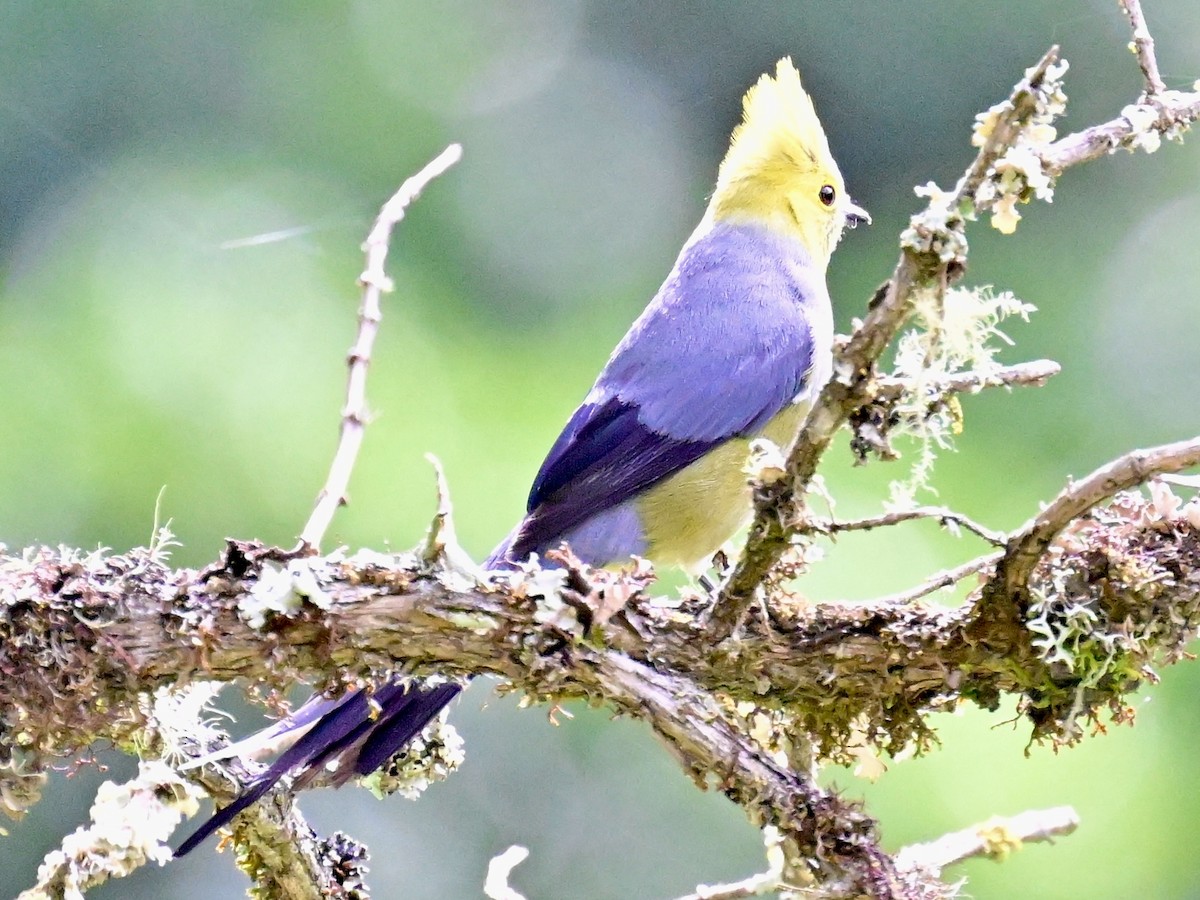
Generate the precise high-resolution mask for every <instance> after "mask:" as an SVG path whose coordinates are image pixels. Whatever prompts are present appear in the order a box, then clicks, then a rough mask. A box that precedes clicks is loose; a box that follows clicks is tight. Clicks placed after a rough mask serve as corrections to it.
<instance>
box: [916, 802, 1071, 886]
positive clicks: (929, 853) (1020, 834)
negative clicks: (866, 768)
mask: <svg viewBox="0 0 1200 900" xmlns="http://www.w3.org/2000/svg"><path fill="white" fill-rule="evenodd" d="M1078 827H1079V816H1078V815H1077V814H1076V812H1075V810H1073V809H1072V808H1071V807H1069V806H1058V807H1055V808H1054V809H1038V810H1029V811H1028V812H1023V813H1020V814H1018V815H1015V816H1007V817H1001V816H997V817H995V818H993V819H989V820H988V821H986V822H981V823H980V824H978V825H972V826H971V827H970V828H964V829H963V830H962V831H955V832H953V833H951V834H947V835H944V836H943V837H940V838H938V839H937V840H936V841H929V842H927V843H923V844H910V845H909V846H907V847H904V848H903V849H902V850H900V852H899V853H897V854H896V865H897V866H898V867H899V868H900V869H902V870H926V871H929V872H932V873H934V874H937V873H940V872H941V871H942V869H944V868H946V867H947V866H952V865H954V864H955V863H960V862H962V861H963V860H967V859H971V858H972V857H975V856H986V857H988V858H989V859H1000V860H1002V859H1005V858H1007V857H1008V856H1009V855H1010V854H1012V853H1015V852H1016V851H1017V850H1020V849H1021V846H1022V845H1023V844H1030V843H1038V842H1041V841H1050V842H1053V841H1054V839H1055V838H1056V837H1062V836H1064V835H1068V834H1070V833H1071V832H1073V831H1074V830H1075V829H1076V828H1078Z"/></svg>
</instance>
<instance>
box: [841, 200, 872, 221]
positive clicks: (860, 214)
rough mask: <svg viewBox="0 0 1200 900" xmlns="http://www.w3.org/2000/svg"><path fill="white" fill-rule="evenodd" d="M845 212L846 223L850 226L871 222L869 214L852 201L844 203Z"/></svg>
mask: <svg viewBox="0 0 1200 900" xmlns="http://www.w3.org/2000/svg"><path fill="white" fill-rule="evenodd" d="M845 213H846V225H847V226H849V227H850V228H857V227H858V226H859V225H870V224H871V214H870V213H869V212H867V211H866V210H865V209H863V208H862V207H861V206H859V205H857V204H856V203H854V202H853V201H850V202H847V203H846V209H845Z"/></svg>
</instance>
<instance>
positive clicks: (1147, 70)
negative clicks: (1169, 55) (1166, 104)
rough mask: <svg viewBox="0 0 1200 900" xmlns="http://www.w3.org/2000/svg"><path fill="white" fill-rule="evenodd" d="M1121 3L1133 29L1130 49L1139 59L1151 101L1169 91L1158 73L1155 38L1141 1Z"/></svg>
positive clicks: (1147, 95)
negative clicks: (1148, 24) (1151, 33)
mask: <svg viewBox="0 0 1200 900" xmlns="http://www.w3.org/2000/svg"><path fill="white" fill-rule="evenodd" d="M1120 3H1121V9H1122V10H1124V12H1125V16H1126V18H1128V19H1129V25H1130V27H1131V28H1132V29H1133V40H1132V41H1131V42H1130V44H1129V49H1130V50H1132V51H1133V54H1134V56H1136V57H1137V61H1138V67H1139V68H1140V69H1141V70H1142V77H1143V78H1145V79H1146V91H1145V96H1146V99H1148V100H1149V99H1152V98H1154V97H1156V96H1158V95H1159V94H1161V93H1162V92H1163V91H1165V90H1166V89H1167V86H1166V85H1165V84H1164V83H1163V80H1162V75H1160V74H1159V72H1158V57H1157V56H1156V54H1155V52H1154V38H1153V37H1152V36H1151V35H1150V29H1149V27H1148V26H1147V25H1146V17H1145V16H1144V15H1143V14H1142V4H1141V2H1140V0H1120Z"/></svg>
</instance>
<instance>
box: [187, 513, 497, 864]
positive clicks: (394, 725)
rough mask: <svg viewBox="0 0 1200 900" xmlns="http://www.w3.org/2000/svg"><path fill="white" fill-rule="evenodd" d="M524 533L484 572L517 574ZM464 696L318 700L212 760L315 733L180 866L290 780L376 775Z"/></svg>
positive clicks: (412, 689)
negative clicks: (514, 554)
mask: <svg viewBox="0 0 1200 900" xmlns="http://www.w3.org/2000/svg"><path fill="white" fill-rule="evenodd" d="M519 528H520V525H518V526H517V528H514V529H513V531H512V533H511V534H509V535H508V537H506V538H505V539H504V540H503V541H501V542H500V545H499V546H498V547H496V549H495V550H493V551H492V553H491V556H489V557H488V558H487V561H486V562H485V563H484V568H486V569H509V568H512V567H513V561H512V559H511V558H510V557H509V546H510V544H511V543H512V540H513V538H514V537H515V535H516V534H517V530H518V529H519ZM461 690H462V687H461V685H457V684H440V685H438V686H437V687H421V686H420V685H413V684H404V683H403V682H400V681H389V682H388V683H387V684H385V685H384V686H383V687H381V688H379V689H378V690H376V691H375V692H374V693H373V694H371V696H370V698H369V700H368V697H367V695H366V694H364V693H363V692H362V691H356V692H355V693H353V694H348V695H347V696H345V697H341V698H338V699H336V700H329V699H326V698H324V697H319V696H317V697H312V698H311V699H309V700H308V702H306V703H305V704H304V705H302V706H301V707H300V708H299V709H297V710H296V711H295V712H294V713H293V714H292V715H291V716H289V717H288V718H287V719H284V720H283V721H282V722H279V723H277V724H276V725H273V726H272V727H271V728H270V729H268V730H267V732H266V733H265V734H259V735H255V736H253V737H251V738H249V739H247V740H246V741H244V742H241V743H239V744H235V745H234V746H232V747H229V748H226V749H225V750H224V751H222V752H221V753H220V754H214V756H212V757H206V758H205V760H204V761H207V760H209V759H213V758H220V757H227V756H237V755H240V754H241V753H242V752H247V751H249V750H251V749H260V748H261V747H262V746H263V745H264V744H268V743H270V742H272V741H274V740H277V739H279V738H281V737H284V736H285V735H289V734H294V733H296V732H299V731H301V730H302V729H305V728H307V729H308V731H307V732H306V733H304V734H303V736H302V737H300V738H299V739H298V740H297V741H296V742H295V743H294V744H292V746H291V747H289V748H288V749H287V750H285V751H284V752H283V753H281V754H280V756H279V758H278V759H277V760H275V762H274V763H272V764H271V767H270V768H268V769H267V770H266V771H265V772H263V774H262V775H260V776H259V777H258V778H257V779H256V780H255V781H254V782H253V783H252V784H251V785H250V786H249V787H247V788H246V790H245V792H244V793H243V794H241V796H239V797H237V798H236V799H235V800H234V801H233V802H232V803H230V804H229V805H228V806H226V807H225V808H224V809H219V810H217V811H216V812H215V813H213V815H212V817H211V818H210V819H209V820H208V821H207V822H205V823H204V824H203V825H201V826H200V827H199V828H198V829H197V830H196V832H195V833H194V834H192V835H190V836H189V837H188V839H187V840H185V841H184V842H183V843H182V844H180V845H179V849H178V850H176V851H175V858H176V859H178V858H179V857H181V856H184V855H186V854H188V853H190V852H191V851H192V850H195V849H196V847H197V846H199V844H200V843H201V842H202V841H203V840H204V839H205V838H206V837H208V836H209V835H210V834H212V833H213V832H214V831H216V830H217V829H218V828H224V827H225V826H226V825H228V824H229V823H230V822H231V821H233V818H234V816H236V815H237V814H238V813H240V812H241V811H242V810H244V809H246V808H247V807H249V806H252V805H253V804H254V803H256V802H258V801H259V800H260V799H262V797H263V796H265V795H266V793H267V792H268V791H270V790H271V788H273V787H274V786H275V785H276V784H277V783H278V782H279V780H280V779H281V778H283V777H284V776H285V775H294V776H295V778H294V780H293V782H292V787H293V788H295V789H297V790H299V789H300V788H303V787H304V786H305V785H307V784H309V783H310V782H312V781H313V779H315V778H316V777H317V776H321V777H323V778H326V779H328V780H329V781H330V782H331V783H332V784H333V785H335V786H340V785H342V784H345V783H346V782H347V781H349V780H350V779H351V778H353V777H354V776H356V775H370V774H371V773H372V772H374V771H375V770H376V769H378V768H379V767H380V766H381V765H383V764H384V763H385V762H387V761H388V760H389V759H391V758H392V757H393V756H394V755H395V754H396V753H398V752H399V751H400V749H401V748H403V747H404V745H405V744H407V743H408V742H409V741H411V740H412V739H413V738H414V737H416V736H417V735H418V734H419V733H420V732H421V729H422V728H424V727H425V726H426V725H428V724H429V722H430V721H432V720H433V717H434V716H436V715H437V714H438V713H439V712H441V711H442V709H443V708H444V707H445V706H446V704H447V703H449V702H450V701H451V700H453V699H454V698H455V697H456V696H457V695H458V693H459V692H460V691H461ZM335 760H336V762H337V766H336V768H335V769H334V770H333V771H332V772H330V771H329V768H328V764H329V763H330V762H331V761H335Z"/></svg>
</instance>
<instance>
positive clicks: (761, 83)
mask: <svg viewBox="0 0 1200 900" xmlns="http://www.w3.org/2000/svg"><path fill="white" fill-rule="evenodd" d="M708 208H709V215H710V216H711V217H712V219H713V221H714V222H721V221H727V222H754V223H760V224H764V225H766V226H768V227H770V228H772V229H775V230H777V231H780V232H783V233H786V234H790V235H792V236H793V237H795V238H797V239H798V240H800V241H801V243H803V245H804V247H805V249H806V250H807V251H808V253H809V255H810V256H811V257H812V259H813V261H814V262H815V263H817V264H818V265H820V266H822V267H824V266H826V265H828V263H829V257H830V255H831V254H832V253H833V248H834V247H836V246H837V242H838V240H839V239H840V238H841V236H842V231H843V229H844V228H845V227H846V226H847V225H849V226H850V227H854V226H855V225H857V224H859V223H860V222H870V221H871V217H870V216H869V215H867V213H866V211H865V210H863V209H861V208H859V207H858V206H856V205H855V204H854V203H853V202H852V201H851V200H850V197H849V195H848V194H847V193H846V185H845V183H844V182H843V180H842V173H841V172H839V171H838V167H837V163H836V162H834V160H833V155H832V154H831V153H830V152H829V142H828V141H827V140H826V139H825V130H824V129H823V128H822V127H821V122H820V120H819V119H818V118H817V113H816V110H815V109H813V103H812V100H811V99H810V98H809V96H808V94H807V93H805V91H804V88H803V86H802V85H801V84H800V73H799V72H797V71H796V67H795V66H793V65H792V61H791V59H789V58H786V57H785V58H784V59H781V60H780V61H779V63H778V65H777V66H776V67H775V75H774V76H771V75H769V74H767V75H763V76H762V77H761V78H759V80H758V83H757V84H755V85H754V86H753V87H751V88H750V90H748V91H747V92H746V96H745V98H744V99H743V100H742V122H741V124H740V125H738V126H737V128H735V129H734V131H733V137H732V138H731V140H730V145H729V152H728V153H726V154H725V159H724V160H723V161H722V162H721V169H720V173H719V174H718V176H717V187H716V190H715V191H714V192H713V196H712V200H711V201H710V203H709V207H708Z"/></svg>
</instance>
